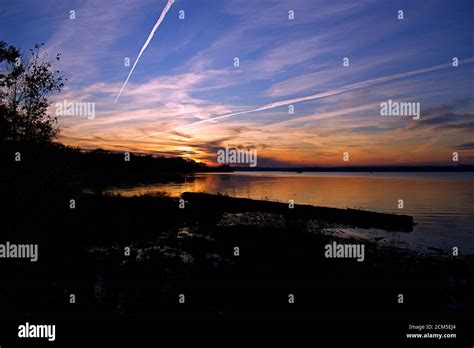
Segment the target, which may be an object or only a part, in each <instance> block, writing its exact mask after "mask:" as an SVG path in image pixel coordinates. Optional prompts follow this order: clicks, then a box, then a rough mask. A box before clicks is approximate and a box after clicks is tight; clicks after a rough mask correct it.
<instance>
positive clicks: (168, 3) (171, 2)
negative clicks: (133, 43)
mask: <svg viewBox="0 0 474 348" xmlns="http://www.w3.org/2000/svg"><path fill="white" fill-rule="evenodd" d="M174 1H175V0H168V2H167V3H166V6H165V8H164V9H163V11H162V12H161V15H160V18H158V20H157V21H156V23H155V26H154V27H153V29H152V30H151V33H150V35H148V38H147V39H146V41H145V44H144V45H143V47H142V49H141V50H140V53H138V57H137V59H136V60H135V63H133V66H132V69H130V72H129V73H128V76H127V79H126V80H125V82H124V83H123V85H122V88H120V92H119V94H117V97H116V98H115V101H114V104H115V103H117V100H118V99H119V98H120V95H121V94H122V91H123V89H124V88H125V86H126V85H127V82H128V80H129V79H130V76H132V73H133V70H134V69H135V66H136V65H137V63H138V61H139V60H140V57H141V56H142V54H143V52H144V51H145V49H146V48H147V46H148V44H149V43H150V41H151V39H152V38H153V35H155V31H156V30H157V29H158V27H159V26H160V24H161V22H163V19H165V16H166V14H167V13H168V11H169V9H170V8H171V5H173V3H174Z"/></svg>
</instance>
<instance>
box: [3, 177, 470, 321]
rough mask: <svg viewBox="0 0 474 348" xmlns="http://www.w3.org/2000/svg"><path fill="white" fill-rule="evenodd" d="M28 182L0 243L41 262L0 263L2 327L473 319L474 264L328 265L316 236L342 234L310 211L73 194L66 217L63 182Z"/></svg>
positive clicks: (9, 203) (395, 255)
mask: <svg viewBox="0 0 474 348" xmlns="http://www.w3.org/2000/svg"><path fill="white" fill-rule="evenodd" d="M23 180H26V179H24V178H22V177H16V178H15V179H14V180H13V181H12V182H10V183H9V184H8V185H9V186H8V188H7V191H8V192H7V193H6V194H3V195H2V201H5V202H4V203H6V204H5V205H2V206H3V207H4V208H3V216H4V218H3V219H2V222H1V223H2V231H3V233H2V241H10V242H14V243H38V244H39V260H38V262H36V263H30V262H29V261H27V260H13V261H12V260H2V262H1V263H0V268H1V269H0V272H1V274H2V292H1V293H0V307H1V308H2V312H1V313H2V314H1V315H2V316H3V317H4V318H3V319H5V317H7V318H12V317H18V319H20V318H23V319H24V318H28V317H32V318H33V317H35V316H36V315H40V316H42V317H48V316H51V318H63V317H66V318H76V319H77V318H87V317H90V316H91V315H94V316H95V317H96V318H147V317H149V318H152V317H153V318H156V317H166V318H168V317H178V316H182V315H183V313H187V315H191V316H192V315H193V313H195V312H196V311H198V312H202V313H201V314H203V315H204V316H209V317H215V316H221V315H227V316H232V317H234V316H235V317H239V316H244V315H245V313H247V312H260V313H261V314H260V315H264V316H265V315H269V314H268V313H273V314H271V315H272V316H273V315H276V316H278V315H286V314H284V313H300V312H301V313H306V314H304V315H308V316H321V315H323V314H324V315H327V316H337V315H340V314H341V313H346V312H348V313H349V312H354V311H361V312H367V313H378V314H373V315H381V316H393V317H395V318H397V317H400V318H402V317H405V316H406V315H407V313H408V312H424V311H428V312H433V313H434V315H438V314H439V313H445V314H446V313H454V314H456V315H458V316H461V317H462V316H468V315H471V314H472V309H473V304H472V290H473V288H474V287H473V283H472V281H473V280H472V272H473V271H474V267H473V260H472V258H470V257H467V256H459V257H452V256H449V255H444V256H443V255H439V254H437V255H417V254H413V253H412V252H409V251H402V250H399V249H395V248H387V247H384V248H382V247H378V246H377V245H376V244H373V243H369V242H367V241H364V243H365V244H366V251H365V254H366V257H365V261H364V262H357V261H356V260H354V259H327V258H325V257H324V246H325V245H326V244H328V243H330V242H331V241H333V240H338V239H335V237H329V236H327V235H325V234H324V233H323V229H324V228H330V227H332V226H335V225H336V224H340V223H337V222H336V221H335V220H334V219H333V218H332V217H331V218H330V219H325V217H324V216H317V215H315V216H311V214H310V212H309V210H308V211H305V212H304V214H300V212H299V210H300V211H301V210H304V209H308V208H307V207H306V208H305V207H299V206H295V209H293V210H290V209H282V208H281V206H277V205H275V204H273V203H271V202H257V201H254V202H253V203H252V202H250V203H249V202H246V200H236V199H233V198H229V197H222V196H211V195H201V194H184V195H183V199H184V201H185V208H184V209H180V207H179V205H180V201H179V199H178V198H171V197H167V196H165V195H155V196H141V197H131V198H123V197H119V196H107V195H97V194H83V193H75V195H74V196H73V197H74V199H75V202H76V207H75V209H71V208H70V199H71V196H70V193H69V192H67V191H66V190H64V189H63V187H62V186H61V185H60V184H58V182H56V183H55V182H51V181H50V180H49V179H47V178H43V181H41V180H40V181H38V180H39V178H38V177H37V178H36V179H35V180H26V181H23ZM56 184H58V185H59V186H55V185H56ZM2 187H3V188H5V186H4V185H2ZM25 190H27V191H25ZM181 203H182V202H181ZM342 242H344V243H350V242H351V240H349V239H344V241H342ZM126 247H130V250H131V253H130V255H126V253H125V252H124V251H125V250H126V249H125V248H126ZM235 247H238V248H239V255H238V256H236V255H235V249H234V248H235ZM71 293H73V294H75V295H76V298H77V303H76V304H74V305H72V304H70V303H69V294H71ZM289 293H293V294H295V296H296V299H297V300H295V303H294V304H292V305H289V304H288V294H289ZM399 293H403V294H404V296H405V299H406V300H405V303H404V304H403V305H400V304H397V294H399ZM179 294H185V296H186V300H185V301H186V302H185V304H179V302H178V295H179ZM338 313H339V314H338Z"/></svg>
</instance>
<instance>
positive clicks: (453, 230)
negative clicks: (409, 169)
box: [108, 172, 474, 254]
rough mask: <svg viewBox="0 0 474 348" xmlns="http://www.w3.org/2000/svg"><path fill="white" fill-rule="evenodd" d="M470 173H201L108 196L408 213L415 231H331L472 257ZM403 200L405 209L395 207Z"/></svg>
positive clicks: (473, 219)
mask: <svg viewBox="0 0 474 348" xmlns="http://www.w3.org/2000/svg"><path fill="white" fill-rule="evenodd" d="M473 184H474V173H373V174H372V173H302V174H297V173H284V172H239V173H225V174H224V173H206V174H197V175H192V176H188V177H187V178H186V179H185V181H184V182H182V183H167V184H152V185H141V186H134V187H119V188H118V187H116V188H111V189H109V190H108V192H114V193H121V194H123V195H139V194H144V193H152V192H167V193H168V194H170V195H173V196H179V195H180V194H181V193H182V192H186V191H189V192H209V193H218V192H220V193H227V194H228V195H230V196H235V197H245V198H254V199H267V200H271V201H280V202H288V200H290V199H293V200H294V201H295V203H296V204H298V203H300V204H312V205H318V206H328V207H337V208H346V207H350V208H362V209H365V210H371V211H377V212H387V213H398V214H408V215H412V216H414V219H415V222H416V223H417V225H416V226H415V228H414V232H411V233H396V232H385V231H382V230H374V229H370V230H366V229H347V228H344V229H337V230H334V231H332V233H335V234H338V235H341V236H353V235H354V236H358V237H362V238H368V239H373V238H379V237H383V239H382V240H381V241H380V243H388V244H391V245H395V246H400V247H408V248H411V249H418V250H420V251H426V249H427V248H428V247H433V248H441V249H450V248H452V247H453V246H457V247H458V248H459V250H460V252H461V253H470V254H472V253H474V239H473V238H474V235H473V234H472V232H473V228H474V185H473ZM399 199H403V201H404V208H403V209H398V207H397V205H398V200H399Z"/></svg>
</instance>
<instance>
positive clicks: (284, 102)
mask: <svg viewBox="0 0 474 348" xmlns="http://www.w3.org/2000/svg"><path fill="white" fill-rule="evenodd" d="M472 62H474V57H470V58H466V59H464V60H460V61H459V63H460V64H461V63H463V64H468V63H472ZM450 67H453V66H452V65H451V64H450V63H447V64H440V65H435V66H432V67H429V68H423V69H417V70H412V71H408V72H404V73H400V74H395V75H390V76H384V77H378V78H375V79H371V80H366V81H362V82H357V83H352V84H350V85H346V86H342V87H338V88H334V89H331V90H328V91H325V92H321V93H317V94H312V95H309V96H306V97H300V98H293V99H286V100H282V101H278V102H275V103H270V104H266V105H263V106H261V107H259V108H257V109H252V110H246V111H240V112H234V113H231V114H226V115H221V116H217V117H213V118H208V119H205V120H201V121H197V122H193V123H189V124H185V125H182V126H178V127H175V128H171V129H168V130H165V131H161V132H156V133H152V134H149V135H145V136H142V137H139V138H135V139H132V140H141V139H145V138H149V137H152V136H155V135H157V134H162V133H168V132H172V131H175V130H180V129H183V128H188V127H192V126H196V125H198V124H203V123H207V122H211V121H215V120H221V119H223V118H228V117H233V116H237V115H244V114H249V113H252V112H257V111H263V110H269V109H274V108H277V107H279V106H284V105H290V104H295V103H301V102H304V101H308V100H315V99H320V98H326V97H331V96H333V95H337V94H341V93H345V92H349V91H352V90H354V89H359V88H364V87H369V86H372V85H375V84H379V83H383V82H387V81H392V80H398V79H401V78H404V77H409V76H413V75H419V74H423V73H427V72H432V71H437V70H441V69H446V68H450Z"/></svg>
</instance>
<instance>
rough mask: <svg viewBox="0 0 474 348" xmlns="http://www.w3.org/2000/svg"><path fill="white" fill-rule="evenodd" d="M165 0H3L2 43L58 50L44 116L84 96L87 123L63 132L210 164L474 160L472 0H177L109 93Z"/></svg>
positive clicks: (73, 120)
mask: <svg viewBox="0 0 474 348" xmlns="http://www.w3.org/2000/svg"><path fill="white" fill-rule="evenodd" d="M165 5H166V0H153V1H149V0H140V1H108V0H104V1H58V0H44V1H41V2H38V1H24V0H23V1H22V0H19V1H15V2H6V1H2V2H1V5H0V21H1V22H0V39H2V40H4V41H6V42H7V43H9V44H13V45H17V46H20V47H21V48H22V49H23V50H27V49H28V48H30V47H32V46H33V45H34V44H35V43H39V42H44V43H45V49H46V50H47V52H49V53H51V54H55V53H57V52H60V53H62V57H63V59H62V60H61V61H60V63H59V66H58V68H59V69H60V70H61V71H62V73H63V74H64V75H65V76H66V77H67V78H68V79H69V80H68V83H67V85H66V89H65V90H64V91H63V93H61V95H59V96H55V97H54V98H53V100H52V101H53V105H52V110H53V112H54V108H53V106H54V103H55V102H61V101H63V100H64V99H66V100H68V101H77V102H91V103H95V107H96V109H95V110H96V116H95V118H94V119H88V118H87V117H80V116H78V117H60V118H59V121H60V124H61V126H62V128H63V131H62V135H61V138H60V140H61V141H62V142H64V143H66V144H70V145H77V146H81V147H84V148H95V147H102V148H107V149H115V150H129V151H138V152H148V153H163V154H166V155H180V156H187V157H190V158H194V159H197V160H201V161H206V162H208V163H211V164H212V163H213V162H215V158H216V151H217V149H219V148H222V147H226V146H227V147H245V148H249V147H252V148H256V149H257V150H258V153H259V164H260V165H276V166H278V165H288V164H306V165H339V164H344V163H341V161H342V154H343V152H346V151H347V152H349V153H350V154H351V163H350V164H352V165H359V164H360V165H365V164H410V163H413V164H415V163H417V164H449V163H452V161H451V160H452V152H454V151H457V152H459V153H460V162H461V163H471V164H472V163H474V150H473V149H474V143H473V142H474V141H473V137H472V132H473V130H474V120H473V116H474V110H473V107H474V95H473V90H474V60H472V57H474V24H473V23H474V22H473V21H472V18H473V16H474V2H473V1H461V0H455V1H431V0H430V1H418V0H410V1H357V2H356V1H317V0H293V1H283V0H281V1H265V0H263V1H249V0H246V1H243V0H176V1H175V3H174V4H173V5H172V6H171V9H170V11H169V12H168V13H167V14H166V17H165V19H164V21H163V23H162V24H161V25H160V27H159V28H158V30H157V31H156V33H155V35H154V37H153V39H152V40H151V42H150V44H149V46H148V47H147V49H146V50H145V52H144V53H143V55H142V57H141V59H140V61H139V63H138V64H137V67H136V68H135V70H134V72H133V74H132V76H131V78H130V81H129V82H128V84H127V86H126V87H125V88H124V91H123V93H122V95H121V97H120V99H119V100H118V102H117V103H116V104H114V99H115V97H116V96H117V93H118V91H119V90H120V87H121V86H122V84H123V82H124V81H125V79H126V77H127V75H128V73H129V70H130V67H125V66H124V59H125V58H126V57H129V58H130V59H131V64H133V62H134V61H135V59H136V57H137V54H138V52H139V51H140V49H141V48H142V46H143V44H144V42H145V40H146V38H147V37H148V35H149V33H150V31H151V29H152V27H153V25H154V24H155V22H156V21H157V19H158V17H159V16H160V14H161V12H162V10H163V8H164V7H165ZM71 10H74V11H75V14H76V18H75V19H74V20H72V19H70V18H69V15H70V11H71ZM180 10H184V11H185V19H184V20H181V19H180V18H179V13H180V12H179V11H180ZM290 10H293V11H294V19H289V18H288V11H290ZM399 10H402V11H403V12H404V19H403V20H400V19H398V18H397V16H398V11H399ZM2 11H3V12H2ZM235 57H238V58H239V60H240V66H239V67H235V66H234V58H235ZM344 57H348V58H349V66H348V67H344V66H343V65H342V59H343V58H344ZM453 57H458V58H459V60H460V61H461V63H460V65H459V66H458V67H452V66H451V62H452V58H453ZM469 59H471V60H469ZM438 66H439V68H434V69H432V70H428V71H424V70H423V69H426V68H431V67H438ZM410 72H413V73H410ZM405 73H408V74H405ZM341 90H342V92H341ZM336 92H337V93H336ZM316 94H321V96H320V97H317V98H314V99H311V100H305V101H302V102H291V101H292V100H295V99H297V98H301V97H305V96H310V95H316ZM388 99H392V100H397V101H405V102H418V103H420V105H421V117H420V120H413V119H412V118H410V117H393V118H383V117H381V116H380V103H382V102H386V101H387V100H388ZM280 102H282V103H281V105H280V104H278V105H280V106H276V107H269V108H265V109H264V110H260V111H256V112H249V113H244V114H240V115H236V116H231V117H224V118H221V119H216V120H212V118H214V117H219V116H222V115H227V114H231V113H236V112H242V111H249V110H255V109H258V108H260V107H262V106H264V105H269V104H271V103H280ZM285 102H287V103H285ZM289 104H291V105H294V107H295V113H294V114H289V113H288V105H289ZM201 121H205V122H202V123H198V124H195V125H191V124H193V123H195V122H201ZM163 131H165V132H163Z"/></svg>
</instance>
